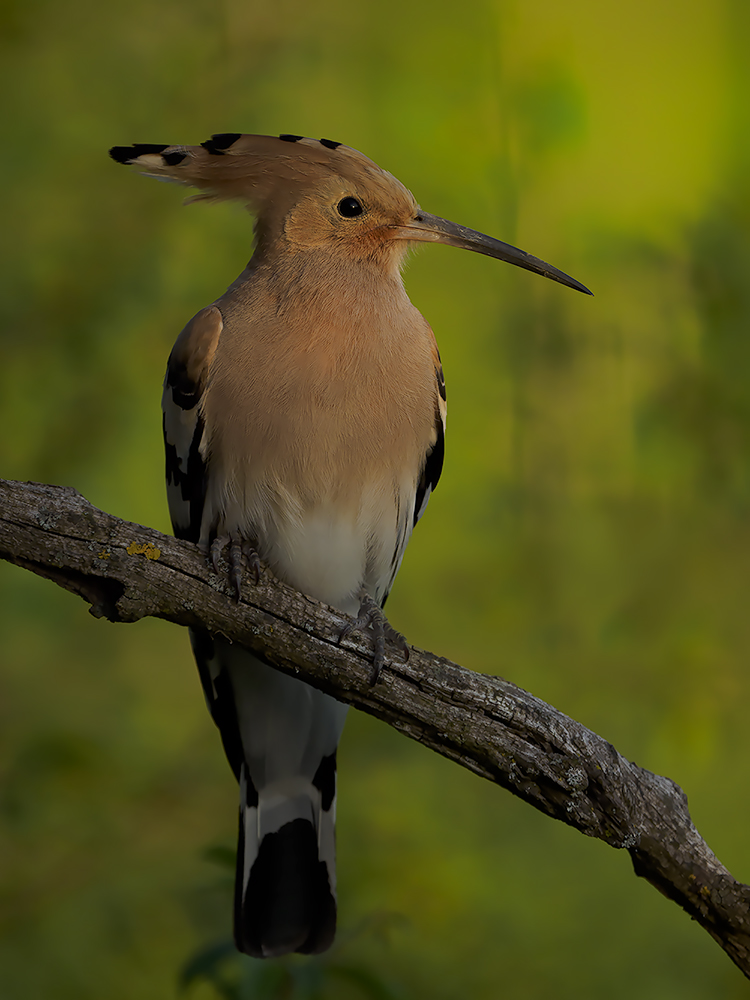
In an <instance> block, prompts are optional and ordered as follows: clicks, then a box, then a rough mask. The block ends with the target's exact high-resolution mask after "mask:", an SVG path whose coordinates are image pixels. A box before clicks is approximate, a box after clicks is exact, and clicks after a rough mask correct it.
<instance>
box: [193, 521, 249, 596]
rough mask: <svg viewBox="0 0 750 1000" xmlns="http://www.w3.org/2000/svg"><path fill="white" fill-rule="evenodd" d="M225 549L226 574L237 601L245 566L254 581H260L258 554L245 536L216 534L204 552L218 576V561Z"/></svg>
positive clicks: (240, 593) (240, 592)
mask: <svg viewBox="0 0 750 1000" xmlns="http://www.w3.org/2000/svg"><path fill="white" fill-rule="evenodd" d="M225 549H226V550H227V557H226V558H227V576H228V577H229V583H230V584H231V587H232V590H233V591H234V596H235V599H236V600H238V601H239V599H240V597H241V596H242V579H243V576H244V574H245V567H246V566H248V567H249V568H250V570H251V571H252V573H253V576H254V577H255V582H256V583H258V582H259V581H260V556H259V555H258V552H257V550H256V548H255V546H254V545H253V544H252V542H249V541H248V540H247V539H246V538H241V537H240V536H239V535H231V534H230V535H218V536H217V537H216V538H214V540H213V541H212V542H211V546H210V548H209V549H207V550H206V549H205V548H204V554H205V555H206V556H207V557H208V558H209V559H210V561H211V565H212V566H213V568H214V572H215V573H217V574H218V575H219V576H221V575H222V571H221V567H220V562H221V557H222V555H223V553H224V550H225Z"/></svg>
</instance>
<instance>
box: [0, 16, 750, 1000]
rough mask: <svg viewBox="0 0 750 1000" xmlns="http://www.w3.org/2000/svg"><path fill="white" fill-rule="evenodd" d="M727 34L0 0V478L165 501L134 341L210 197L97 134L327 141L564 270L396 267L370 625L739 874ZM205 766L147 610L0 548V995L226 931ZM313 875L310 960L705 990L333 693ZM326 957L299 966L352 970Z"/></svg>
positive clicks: (177, 640) (196, 267)
mask: <svg viewBox="0 0 750 1000" xmlns="http://www.w3.org/2000/svg"><path fill="white" fill-rule="evenodd" d="M749 29H750V15H749V14H748V9H747V7H746V6H745V5H743V4H742V3H741V2H740V0H711V2H709V0H682V2H680V3H678V2H677V0H631V2H630V3H628V4H627V5H625V4H601V3H595V2H594V0H570V2H568V3H566V4H559V3H557V2H555V0H539V2H538V3H536V4H523V3H521V2H520V0H469V2H467V3H463V4H458V5H453V6H448V5H445V6H438V7H436V6H435V5H433V4H427V3H425V2H422V0H415V2H409V0H407V2H403V0H400V2H395V0H380V2H379V3H374V2H372V0H363V2H361V3H359V4H357V5H353V4H351V3H344V2H343V0H319V2H317V3H315V4H309V3H303V2H301V0H279V2H277V3H275V4H269V3H261V2H259V0H222V2H214V0H179V2H177V0H156V2H153V0H149V2H146V0H130V2H129V3H122V2H120V0H113V2H111V3H108V4H101V3H95V2H93V0H69V2H67V3H56V2H53V0H2V2H1V3H0V81H1V83H2V93H3V96H4V101H3V118H4V121H3V130H2V134H3V135H4V137H5V143H4V153H3V156H2V157H0V176H1V177H2V195H1V197H2V199H3V211H2V218H3V239H2V242H1V243H0V253H2V266H1V267H0V283H1V286H2V292H1V294H0V310H1V311H2V323H1V326H0V414H1V417H2V427H3V434H2V438H1V440H0V475H2V476H4V477H7V478H17V479H37V480H42V481H50V482H58V483H65V484H69V485H72V486H75V487H76V488H77V489H79V490H81V491H82V492H83V493H84V494H85V495H86V496H87V497H88V499H90V500H91V501H92V502H94V503H95V504H97V505H99V506H101V507H103V508H105V509H107V510H110V511H112V512H113V513H116V514H119V515H121V516H123V517H127V518H129V519H132V520H135V521H141V522H145V523H147V524H151V525H154V526H156V527H160V528H162V529H166V528H167V516H166V504H165V502H164V498H163V489H162V456H161V441H160V417H159V409H158V405H159V396H160V382H161V378H162V373H163V368H164V363H165V359H166V356H167V354H168V351H169V348H170V346H171V343H172V341H173V339H174V337H175V335H176V333H177V332H178V331H179V329H180V328H181V326H182V325H183V323H184V322H185V321H186V320H187V319H188V318H189V317H190V316H191V315H192V314H193V313H194V312H195V311H196V310H197V309H198V308H200V307H202V306H203V305H205V304H206V303H207V302H209V301H210V300H211V299H213V298H214V297H215V296H216V295H217V294H219V293H220V292H221V291H222V290H223V288H224V287H225V286H226V285H227V284H228V282H229V281H230V280H231V279H232V278H233V277H234V276H235V274H236V273H238V271H239V270H240V269H241V267H242V266H243V264H244V262H245V260H246V257H247V255H248V252H249V246H250V228H249V220H248V218H247V216H246V215H245V214H244V213H243V212H242V211H241V210H240V209H239V208H236V207H233V206H216V207H211V206H195V207H191V208H188V209H184V208H182V207H181V197H180V193H179V191H178V190H177V189H174V188H169V187H165V186H160V185H156V184H151V183H149V182H147V181H145V180H142V179H140V178H137V177H133V176H129V175H128V173H127V172H126V171H125V170H123V168H121V167H118V166H116V165H115V164H113V163H112V162H111V161H109V160H108V159H107V157H106V150H107V148H108V147H109V146H110V145H113V144H119V143H128V142H132V141H152V142H197V141H200V140H202V139H204V138H207V137H208V135H209V134H210V133H212V132H215V131H248V132H270V133H278V132H281V131H284V132H295V133H300V134H306V135H313V136H328V137H331V138H334V139H340V140H342V141H345V142H347V143H348V144H350V145H353V146H356V147H358V148H360V149H362V150H364V151H365V152H367V153H368V154H370V155H371V156H373V157H374V158H375V159H376V160H377V161H378V162H380V163H381V164H382V165H383V166H385V167H387V168H388V169H390V170H392V171H393V172H394V173H395V174H396V175H397V176H399V177H400V178H401V179H402V180H403V181H404V182H405V183H406V184H407V185H408V186H410V187H411V188H412V189H413V190H414V192H415V193H416V195H417V197H418V199H419V200H420V202H421V203H422V205H423V206H424V207H425V209H426V210H428V211H431V212H435V213H437V214H441V215H444V216H446V217H448V218H451V219H454V220H455V221H458V222H462V223H464V224H466V225H470V226H474V227H476V228H479V229H481V230H483V231H485V232H489V233H492V234H494V235H497V236H499V237H500V238H502V239H505V240H508V241H510V242H515V243H517V245H520V246H522V247H524V248H525V249H527V250H529V251H531V252H532V253H535V254H537V255H539V256H541V257H543V258H545V259H547V260H549V261H551V262H552V263H554V264H556V265H557V266H559V267H562V268H563V269H564V270H567V271H569V272H570V273H571V274H574V275H575V276H576V277H578V278H580V279H581V280H583V281H584V282H586V283H587V284H588V285H589V286H590V287H591V288H592V289H593V290H594V291H595V293H596V297H595V298H594V299H587V298H585V297H583V296H579V295H576V294H575V293H573V292H571V291H568V290H566V289H563V288H561V287H559V286H555V285H553V284H552V283H549V282H544V281H543V280H541V279H539V278H535V277H533V276H531V275H528V274H526V273H524V272H521V271H518V270H515V269H513V270H511V269H510V268H507V267H503V266H501V265H498V264H497V263H496V262H493V261H490V260H487V259H485V258H480V257H478V256H476V255H469V254H465V253H464V254H461V253H459V252H457V251H453V250H446V249H445V248H439V249H436V248H429V249H426V250H424V251H423V252H421V253H420V254H419V255H418V256H417V257H415V259H414V261H413V262H412V263H411V265H410V267H409V269H408V271H407V275H406V280H407V285H408V288H409V291H410V293H411V295H412V298H413V299H414V301H415V303H416V304H417V305H418V306H419V307H420V308H421V309H422V310H423V312H424V313H425V314H426V315H427V317H428V319H429V320H430V321H431V323H432V325H433V327H434V329H435V331H436V334H437V336H438V340H439V343H440V346H441V350H442V354H443V360H444V363H445V369H446V374H447V379H448V393H449V397H448V398H449V406H450V411H449V439H448V454H447V465H446V470H445V473H444V479H443V482H442V483H441V486H440V488H439V490H438V492H437V494H436V496H435V498H434V499H433V501H432V503H431V510H430V512H429V515H428V516H427V518H426V520H425V521H424V522H423V523H422V524H421V525H420V527H419V529H418V531H417V533H416V535H415V537H414V539H413V540H412V543H411V546H410V551H409V553H408V555H407V558H406V561H405V564H404V567H403V569H402V572H401V576H400V578H399V581H398V583H397V585H396V588H395V590H394V593H393V595H392V597H391V600H390V602H389V612H390V615H391V618H392V620H393V622H394V624H395V625H396V626H397V627H399V628H401V629H403V630H404V631H405V633H406V634H407V635H408V636H409V638H410V639H411V640H412V641H413V642H415V643H416V644H418V645H421V646H425V647H427V648H430V649H433V650H435V651H437V652H440V653H443V654H445V655H448V656H451V657H452V658H454V659H456V660H458V661H459V662H461V663H464V664H465V665H467V666H470V667H472V668H474V669H477V670H482V671H497V672H502V673H503V674H504V675H505V676H507V677H509V678H510V679H512V680H514V681H515V682H517V683H519V684H520V685H522V686H524V687H527V688H529V689H530V690H533V691H534V693H535V694H537V695H539V696H540V697H543V698H545V699H546V700H548V701H551V702H552V703H553V704H555V705H557V706H558V707H559V708H561V709H563V710H564V711H566V712H568V713H569V714H571V715H573V716H575V717H576V718H579V719H580V720H581V721H583V722H584V723H586V724H587V725H589V726H590V727H592V728H594V729H596V730H597V731H598V732H599V733H601V734H602V735H603V736H605V737H606V738H608V739H609V740H611V741H612V742H613V743H615V745H616V746H617V747H618V749H620V750H621V751H622V752H623V753H625V754H626V755H627V756H629V757H631V758H632V759H635V760H637V761H638V763H640V764H642V765H644V766H646V767H648V768H650V769H652V770H655V771H658V772H661V773H667V774H669V775H670V776H671V777H673V778H674V779H675V780H677V781H678V782H680V784H682V785H683V787H684V788H685V789H686V790H687V791H688V794H689V796H690V802H691V807H692V811H693V815H694V818H695V820H696V822H697V824H698V826H699V828H700V829H701V831H702V832H703V834H704V835H705V836H706V837H707V839H708V840H709V842H710V843H711V845H712V847H713V848H714V849H715V850H716V852H717V853H718V855H719V856H720V857H721V859H722V860H723V861H724V862H725V863H726V864H727V865H728V866H729V867H730V868H731V869H732V871H733V872H734V873H735V874H736V875H737V877H739V878H742V879H744V880H745V881H750V853H749V851H748V841H747V836H746V832H745V831H746V830H747V829H748V827H749V826H750V804H748V803H749V799H750V796H748V788H749V787H750V727H748V725H747V718H748V710H749V709H750V679H749V676H748V670H747V662H746V661H747V649H748V648H749V647H750V616H749V615H748V614H747V612H746V604H747V595H748V592H749V589H750V587H749V585H750V559H749V558H748V556H749V555H750V390H749V388H748V372H749V371H750V333H749V331H750V281H749V280H748V273H749V272H750V239H749V233H750V197H749V196H748V187H747V177H748V168H749V167H750V145H749V144H750V139H749V138H748V137H749V136H750V128H749V127H748V126H749V125H750V122H749V121H748V118H749V116H750V112H748V106H749V105H748V101H747V94H748V87H749V85H750V73H749V71H748V69H747V58H746V51H747V44H748V38H749ZM235 796H236V791H235V788H234V787H233V780H232V778H231V775H230V774H229V770H228V768H227V767H226V764H225V763H224V761H223V759H222V754H221V750H220V747H219V742H218V739H217V738H216V735H215V733H214V732H213V729H212V725H211V723H210V720H209V719H208V716H207V715H206V713H205V710H204V707H203V704H202V698H201V696H200V692H199V685H198V682H197V678H196V677H195V676H194V669H193V667H192V665H191V663H190V657H189V653H188V648H187V640H186V637H185V636H184V635H181V634H180V633H179V632H178V630H176V629H175V628H173V627H170V626H167V625H164V624H162V623H157V622H144V623H142V624H140V625H138V626H128V627H118V628H114V627H111V626H108V625H106V624H104V623H101V622H95V621H93V620H92V619H91V618H90V617H89V616H88V615H87V614H86V610H85V607H84V605H83V604H82V603H81V602H80V601H77V600H76V599H74V598H73V597H70V596H68V595H65V594H63V593H62V592H58V591H57V590H56V589H55V588H54V587H53V586H52V585H50V584H46V583H44V582H42V581H40V580H37V579H35V578H33V577H31V576H30V575H29V574H27V573H24V572H22V571H20V570H16V569H14V568H12V567H8V566H0V996H2V997H3V998H8V1000H27V998H32V997H33V998H37V997H42V996H43V997H49V998H54V1000H63V998H75V1000H86V998H89V997H91V998H100V997H103V996H106V997H107V998H108V1000H118V998H120V997H122V998H125V997H128V998H130V997H133V996H138V997H139V998H143V1000H149V998H151V997H153V998H163V997H165V996H170V995H173V994H174V992H175V990H176V989H177V982H178V975H179V970H180V969H181V968H184V963H185V962H186V961H187V960H188V959H189V957H190V956H191V955H195V954H196V953H197V952H198V951H199V950H200V949H201V948H204V947H205V946H207V945H208V944H210V943H211V942H214V941H216V940H217V939H219V938H220V937H221V936H222V935H223V934H226V932H227V929H228V922H229V906H228V894H227V892H228V887H227V886H226V885H224V884H223V883H222V882H220V881H219V882H217V879H219V878H220V877H219V876H217V874H216V870H215V868H214V867H213V866H211V865H210V864H208V863H206V862H205V861H204V860H203V857H202V856H203V852H204V851H205V848H206V846H207V845H214V850H226V849H227V848H228V847H230V846H231V844H232V842H233V838H234V822H235ZM339 884H340V910H341V919H342V926H343V934H344V939H345V940H344V944H345V951H342V955H344V958H343V959H342V961H345V963H346V965H347V967H348V968H350V969H353V970H355V973H354V974H355V975H360V976H362V977H364V979H367V977H370V978H369V980H368V982H369V983H370V984H371V986H372V988H373V989H379V988H382V990H383V991H386V992H383V993H382V995H383V996H386V995H394V996H396V995H398V996H400V995H403V996H408V997H423V996H429V997H431V998H435V1000H455V998H459V997H460V998H464V997H467V996H469V997H473V998H477V1000H479V998H481V1000H484V998H487V1000H490V998H495V997H498V996H508V997H516V996H518V997H520V996H523V997H528V998H534V997H540V998H541V997H548V996H550V995H554V996H556V997H559V998H563V1000H564V998H567V997H576V998H578V997H599V996H606V997H609V998H613V1000H617V998H630V997H633V996H639V997H642V998H651V997H653V998H658V1000H667V998H670V997H675V998H676V997H679V998H680V1000H693V998H695V1000H698V998H712V1000H713V998H715V997H717V996H722V997H739V996H742V995H744V991H745V989H746V987H745V981H744V980H743V979H742V977H741V976H740V974H739V973H738V972H737V971H736V970H735V969H734V968H733V967H732V966H731V965H730V963H729V962H728V960H727V959H726V958H725V957H724V956H723V955H722V954H721V952H720V951H719V950H718V948H716V946H715V945H714V944H713V943H712V942H711V941H710V940H709V938H708V937H707V936H706V935H705V934H704V933H703V932H702V931H700V929H699V928H697V927H696V926H695V925H693V924H691V922H690V921H689V920H688V919H687V917H685V915H684V914H682V913H681V912H680V911H678V910H677V909H676V907H675V906H674V905H672V904H670V903H668V902H667V901H665V900H663V899H662V898H661V897H660V896H658V894H657V893H656V892H654V891H653V890H652V889H651V888H650V887H648V886H646V885H645V884H643V883H640V882H638V881H637V880H636V879H635V878H634V877H633V875H632V873H631V871H630V865H629V862H628V859H627V857H626V856H625V855H623V854H619V853H616V852H614V851H611V850H609V849H608V848H606V847H605V846H604V845H602V844H599V843H595V842H589V841H586V840H584V838H582V837H581V836H580V835H578V834H576V833H574V832H573V831H571V830H569V829H567V828H565V827H563V826H561V825H560V824H555V823H553V822H551V821H550V820H548V819H547V818H545V817H542V816H539V815H536V814H535V813H533V812H532V811H531V810H530V809H529V808H528V807H525V806H523V805H522V804H520V803H518V802H516V801H515V800H513V799H512V798H511V797H510V796H509V795H507V794H505V793H502V792H500V791H499V790H497V789H495V788H492V787H490V786H489V785H488V784H485V783H482V782H480V781H479V780H477V779H475V778H474V777H472V776H471V775H469V774H468V773H465V772H462V771H461V770H459V769H458V768H456V767H455V766H453V765H451V764H448V763H447V762H445V761H442V760H440V759H438V758H437V757H435V756H434V755H433V754H430V753H428V752H427V751H425V750H423V749H422V748H420V747H418V746H416V745H413V744H410V743H408V742H407V741H405V740H404V739H402V738H400V737H399V736H397V735H396V734H395V733H393V732H391V731H389V730H387V729H386V728H385V727H384V726H382V725H380V724H378V723H376V722H374V721H373V720H371V719H368V718H366V717H363V716H361V715H358V714H355V713H352V716H351V718H350V721H349V723H348V727H347V731H346V733H345V736H344V741H343V745H342V752H341V754H340V798H339ZM357 928H360V930H359V931H357V932H356V933H355V930H356V929H357ZM361 928H364V929H361ZM368 928H369V929H368ZM332 961H338V959H337V958H336V956H334V958H333V959H332ZM292 968H293V969H296V968H297V966H293V967H292ZM247 975H248V976H249V975H250V973H247ZM252 975H253V976H257V975H259V973H255V972H253V973H252ZM263 975H264V976H266V978H267V979H268V977H270V978H273V977H274V976H276V977H277V978H276V981H277V982H279V983H281V982H282V980H283V977H284V975H288V976H291V977H292V980H293V982H292V986H290V987H289V990H292V989H293V988H297V994H294V995H300V996H301V995H305V994H303V993H301V992H300V990H302V989H303V987H301V986H299V983H300V982H302V981H303V980H304V981H305V982H306V983H308V985H309V983H311V982H312V983H313V984H316V983H317V984H318V986H319V983H320V980H318V979H315V976H316V975H318V973H314V972H310V973H309V974H308V973H301V972H291V973H284V972H278V971H277V972H268V973H263ZM295 976H296V977H297V978H296V979H294V977H295ZM305 977H307V978H305ZM310 977H312V978H310ZM334 978H335V977H334ZM364 979H363V980H362V982H364ZM327 982H328V980H325V981H324V986H323V987H320V990H322V992H320V990H319V993H318V994H314V993H310V994H309V995H321V996H326V997H336V996H359V995H368V994H367V991H366V988H365V987H363V986H362V983H360V984H359V986H357V985H356V984H355V982H354V980H351V981H350V982H349V983H348V984H347V983H346V982H344V981H343V980H339V981H338V982H337V983H336V985H333V979H331V980H330V984H329V985H325V983H327ZM294 983H297V987H295V986H294ZM372 984H374V985H372ZM318 986H315V988H316V989H317V988H318ZM280 988H281V987H280ZM283 988H285V989H286V988H287V987H283ZM304 988H307V987H304ZM310 988H311V989H312V987H310ZM260 989H261V987H259V986H257V984H256V985H255V986H253V987H252V988H251V992H250V993H249V994H248V995H258V996H260V995H261V994H260V993H259V992H258V990H260ZM252 990H254V991H255V992H254V993H253V992H252ZM389 990H391V991H395V992H393V993H392V994H391V993H388V992H387V991H389ZM188 992H189V995H190V996H191V997H195V998H197V1000H209V998H210V997H215V996H217V995H218V994H217V993H216V991H215V990H214V989H213V988H212V987H211V986H210V985H209V984H208V983H207V982H205V981H201V982H196V983H194V984H193V985H191V986H190V987H189V991H188ZM289 995H293V994H292V993H289ZM372 995H375V994H372Z"/></svg>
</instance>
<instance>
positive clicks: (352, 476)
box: [204, 311, 436, 610]
mask: <svg viewBox="0 0 750 1000" xmlns="http://www.w3.org/2000/svg"><path fill="white" fill-rule="evenodd" d="M415 312H416V311H415ZM416 316H417V317H418V320H419V321H418V322H416V323H412V325H411V327H410V329H409V330H404V331H403V332H402V334H401V336H397V335H396V333H397V332H398V331H396V333H394V331H393V329H388V330H386V331H383V330H382V329H379V328H378V326H377V324H371V326H370V328H369V329H368V330H363V329H361V328H355V327H354V326H353V324H347V323H343V324H341V326H342V328H340V329H332V328H331V326H330V325H329V326H328V327H327V328H325V329H324V330H320V329H314V328H312V329H311V327H310V324H309V323H308V324H306V325H305V324H303V325H302V326H301V328H298V329H297V330H294V329H293V328H290V326H289V325H288V324H282V325H278V324H269V325H270V326H271V327H273V328H272V329H266V330H264V329H262V328H261V329H258V328H257V327H250V328H247V329H245V330H240V329H233V328H232V324H231V322H230V323H227V322H226V321H225V329H224V332H223V333H222V338H221V342H220V345H219V349H218V350H217V352H216V358H215V361H214V364H213V366H212V371H211V376H210V380H209V386H208V389H207V392H206V395H205V401H204V419H205V422H206V430H207V450H208V456H207V457H208V461H209V464H210V468H211V491H210V495H209V497H207V516H208V517H209V518H212V519H213V520H214V522H215V524H217V525H219V530H220V531H227V532H233V531H239V532H241V533H242V534H245V535H248V536H250V537H252V538H253V539H254V541H255V542H256V544H257V545H258V548H259V552H260V554H261V556H263V557H264V558H266V559H267V560H268V561H269V563H270V564H271V566H272V568H273V569H274V571H275V572H276V573H277V575H279V576H281V577H282V578H284V579H286V580H288V582H290V583H292V584H293V585H294V586H296V587H297V588H298V589H300V590H302V591H304V592H306V593H309V594H311V595H312V596H314V597H317V598H318V599H320V600H324V601H326V602H327V603H330V604H333V605H335V606H338V607H341V608H342V610H356V608H354V607H352V608H350V607H349V606H346V607H344V606H343V605H344V604H347V602H348V604H351V601H350V600H349V597H350V595H351V592H352V589H353V588H356V587H358V586H360V585H361V584H362V581H363V578H364V577H365V576H367V575H368V574H370V575H371V576H372V575H373V574H374V576H375V577H381V576H383V575H384V574H386V575H387V573H389V572H390V566H391V562H392V558H393V552H394V548H395V547H396V545H397V542H398V538H399V536H400V535H401V534H403V532H404V530H405V524H406V523H408V522H409V520H410V518H411V517H412V515H413V503H414V494H415V490H416V482H417V479H418V477H419V475H420V472H421V469H422V466H423V464H424V458H425V455H426V452H427V450H428V449H429V447H430V444H431V441H432V436H433V433H434V421H435V392H436V389H435V375H434V361H433V355H432V351H431V337H432V334H431V331H430V330H429V327H427V324H426V323H424V321H423V320H422V319H421V317H419V314H418V313H417V314H416ZM225 338H226V339H225ZM410 505H411V508H412V510H409V506H410ZM204 527H205V525H204ZM368 567H369V568H368Z"/></svg>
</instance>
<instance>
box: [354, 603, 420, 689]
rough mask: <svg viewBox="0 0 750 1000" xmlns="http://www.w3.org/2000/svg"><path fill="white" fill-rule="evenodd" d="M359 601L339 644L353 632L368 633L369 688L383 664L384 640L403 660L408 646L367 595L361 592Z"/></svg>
mask: <svg viewBox="0 0 750 1000" xmlns="http://www.w3.org/2000/svg"><path fill="white" fill-rule="evenodd" d="M359 601H360V603H359V613H358V614H357V617H356V618H355V619H354V620H353V621H350V622H349V623H348V624H347V625H345V626H344V628H343V629H342V630H341V633H340V635H339V643H340V642H341V641H342V640H343V639H345V638H346V637H347V636H348V635H351V633H352V632H354V631H357V630H359V631H362V632H369V634H370V635H371V637H372V646H373V657H372V670H371V671H370V686H371V687H372V686H373V685H374V684H376V683H377V680H378V677H379V676H380V671H381V670H382V669H383V664H384V663H385V643H386V639H387V640H389V641H390V642H392V643H393V645H394V646H397V647H398V650H399V652H401V653H402V654H403V657H404V660H408V659H409V644H408V643H407V641H406V639H405V638H404V637H403V636H402V635H401V633H400V632H397V631H396V629H395V628H394V627H393V626H392V625H391V623H390V622H389V621H388V619H387V618H386V616H385V612H384V611H383V609H382V608H381V607H380V605H379V604H378V603H377V601H375V600H374V599H373V598H372V597H370V595H369V594H367V593H365V592H364V591H363V592H362V593H361V594H360V595H359Z"/></svg>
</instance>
